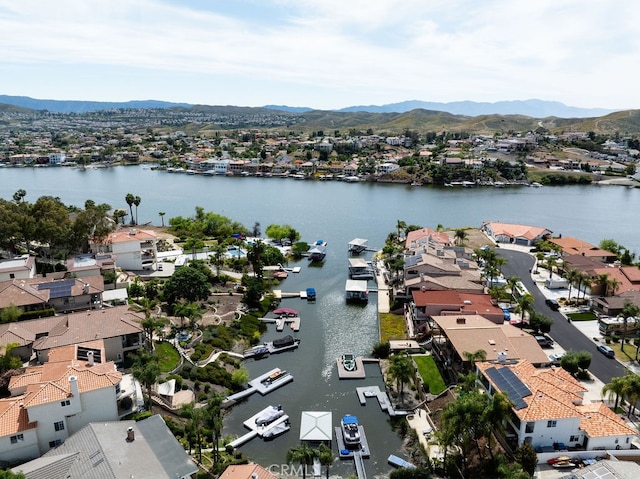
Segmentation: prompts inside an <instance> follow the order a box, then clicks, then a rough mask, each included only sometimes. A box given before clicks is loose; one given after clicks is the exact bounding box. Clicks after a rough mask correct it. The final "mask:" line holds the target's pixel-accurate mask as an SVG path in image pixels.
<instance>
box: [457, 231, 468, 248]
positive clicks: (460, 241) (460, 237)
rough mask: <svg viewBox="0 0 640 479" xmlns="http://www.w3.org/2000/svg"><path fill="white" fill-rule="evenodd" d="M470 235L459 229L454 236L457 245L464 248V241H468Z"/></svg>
mask: <svg viewBox="0 0 640 479" xmlns="http://www.w3.org/2000/svg"><path fill="white" fill-rule="evenodd" d="M468 236H469V235H468V234H467V232H466V231H465V230H463V229H457V230H456V232H455V234H454V239H455V243H456V244H457V245H458V246H462V245H463V244H464V240H466V239H467V238H468Z"/></svg>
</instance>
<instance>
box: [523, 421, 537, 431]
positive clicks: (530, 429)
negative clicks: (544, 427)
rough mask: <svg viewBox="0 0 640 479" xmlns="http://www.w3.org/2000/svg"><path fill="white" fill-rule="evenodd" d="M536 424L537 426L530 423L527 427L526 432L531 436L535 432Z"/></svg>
mask: <svg viewBox="0 0 640 479" xmlns="http://www.w3.org/2000/svg"><path fill="white" fill-rule="evenodd" d="M535 424H536V423H535V422H528V423H527V425H526V426H525V430H524V432H526V433H528V434H531V433H532V432H533V428H534V426H535Z"/></svg>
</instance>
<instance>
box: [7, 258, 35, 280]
mask: <svg viewBox="0 0 640 479" xmlns="http://www.w3.org/2000/svg"><path fill="white" fill-rule="evenodd" d="M35 275H36V258H35V256H30V255H28V254H24V255H21V256H15V257H13V258H9V259H2V260H0V281H7V280H10V279H28V278H33V277H35Z"/></svg>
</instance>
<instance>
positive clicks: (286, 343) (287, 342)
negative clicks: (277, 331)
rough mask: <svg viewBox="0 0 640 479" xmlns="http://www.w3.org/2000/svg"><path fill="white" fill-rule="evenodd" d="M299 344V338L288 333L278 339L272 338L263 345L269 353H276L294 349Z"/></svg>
mask: <svg viewBox="0 0 640 479" xmlns="http://www.w3.org/2000/svg"><path fill="white" fill-rule="evenodd" d="M299 345H300V340H299V339H297V338H294V337H292V336H290V335H287V336H283V337H282V338H280V339H274V340H273V341H268V342H266V343H264V346H265V347H266V348H267V349H268V350H269V354H278V353H283V352H285V351H291V350H293V349H296V348H297V347H298V346H299Z"/></svg>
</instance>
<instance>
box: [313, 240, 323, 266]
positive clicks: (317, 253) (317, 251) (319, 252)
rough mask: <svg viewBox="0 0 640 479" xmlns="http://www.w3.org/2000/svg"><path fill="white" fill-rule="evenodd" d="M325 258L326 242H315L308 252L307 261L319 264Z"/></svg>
mask: <svg viewBox="0 0 640 479" xmlns="http://www.w3.org/2000/svg"><path fill="white" fill-rule="evenodd" d="M326 256H327V242H326V241H323V240H318V241H316V242H315V243H314V244H313V246H312V247H311V249H310V250H309V261H311V262H314V263H320V262H322V261H324V258H325V257H326Z"/></svg>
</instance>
